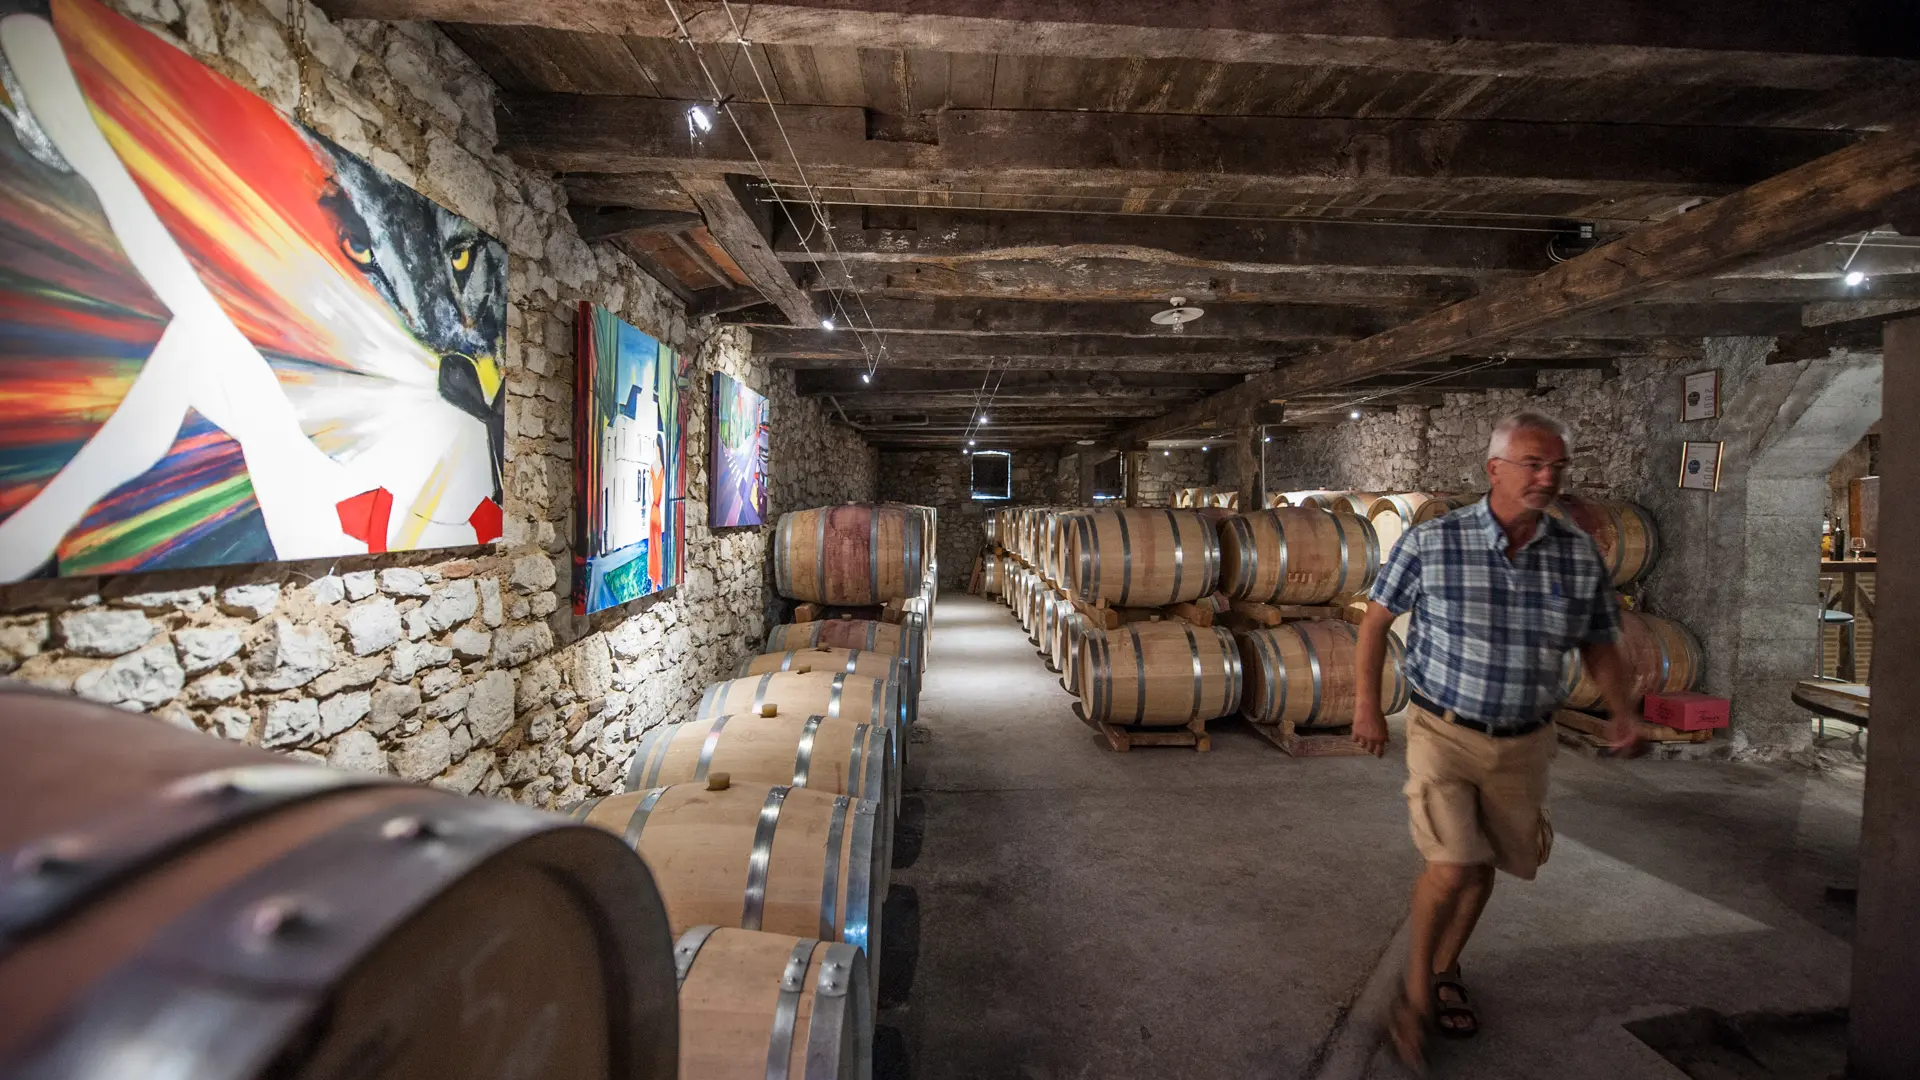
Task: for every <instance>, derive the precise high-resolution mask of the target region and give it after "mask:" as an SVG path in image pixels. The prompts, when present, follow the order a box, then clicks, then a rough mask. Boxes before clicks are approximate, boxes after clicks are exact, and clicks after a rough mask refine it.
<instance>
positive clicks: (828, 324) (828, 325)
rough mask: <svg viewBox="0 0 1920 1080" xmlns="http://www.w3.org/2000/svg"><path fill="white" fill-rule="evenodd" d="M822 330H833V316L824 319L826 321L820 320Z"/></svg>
mask: <svg viewBox="0 0 1920 1080" xmlns="http://www.w3.org/2000/svg"><path fill="white" fill-rule="evenodd" d="M820 329H822V330H831V329H833V316H831V315H829V316H827V317H826V318H824V319H821V320H820Z"/></svg>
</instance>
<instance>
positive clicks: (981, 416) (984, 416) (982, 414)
mask: <svg viewBox="0 0 1920 1080" xmlns="http://www.w3.org/2000/svg"><path fill="white" fill-rule="evenodd" d="M980 422H981V423H983V424H984V423H986V422H987V414H986V413H981V414H980Z"/></svg>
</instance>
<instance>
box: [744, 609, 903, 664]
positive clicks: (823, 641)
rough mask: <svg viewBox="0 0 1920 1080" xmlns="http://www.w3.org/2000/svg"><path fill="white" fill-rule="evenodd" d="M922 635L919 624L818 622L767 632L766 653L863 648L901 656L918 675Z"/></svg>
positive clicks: (828, 620) (865, 620)
mask: <svg viewBox="0 0 1920 1080" xmlns="http://www.w3.org/2000/svg"><path fill="white" fill-rule="evenodd" d="M920 634H921V630H920V625H919V624H918V623H911V624H909V623H888V622H881V621H879V620H878V619H818V620H815V621H813V622H802V623H785V624H783V625H780V626H776V627H774V628H773V629H772V630H770V631H768V632H767V645H766V651H767V652H770V653H779V652H786V651H788V650H790V649H806V648H812V647H813V646H816V645H825V646H828V647H830V648H835V649H860V650H862V651H865V652H880V653H886V654H888V655H891V656H897V657H899V658H900V659H902V660H905V661H906V662H907V663H908V664H909V665H911V666H912V667H913V669H914V671H915V672H918V671H919V670H920V668H919V657H920Z"/></svg>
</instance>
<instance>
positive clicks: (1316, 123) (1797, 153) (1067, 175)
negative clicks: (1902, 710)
mask: <svg viewBox="0 0 1920 1080" xmlns="http://www.w3.org/2000/svg"><path fill="white" fill-rule="evenodd" d="M687 105H688V103H687V102H682V101H672V100H666V99H660V98H639V97H614V96H601V95H584V94H506V95H502V97H501V98H500V100H499V103H498V109H497V113H498V115H497V121H498V128H499V139H500V148H501V149H502V150H503V151H505V152H507V153H508V154H509V155H510V156H512V157H513V158H514V160H516V161H518V162H520V163H521V164H523V165H527V166H529V167H531V168H536V169H544V170H550V171H587V172H656V173H657V172H667V173H672V174H673V175H674V176H676V177H678V178H679V179H680V182H681V186H682V187H686V185H687V177H689V176H695V175H706V176H712V175H715V174H754V173H757V172H758V169H759V165H757V164H756V162H755V161H754V159H753V156H752V154H751V153H750V152H749V150H748V146H747V144H745V143H743V142H742V141H741V139H740V135H739V132H737V131H735V130H734V127H733V125H732V123H731V122H726V123H716V124H715V125H714V129H713V131H711V132H709V133H707V134H705V135H703V136H701V137H700V138H698V139H691V138H689V137H688V135H687V112H686V110H687ZM731 108H732V110H733V112H734V114H735V116H737V117H738V118H739V120H740V123H741V125H742V126H743V127H744V128H745V130H746V132H747V137H748V139H750V140H751V141H752V145H753V146H758V147H773V146H781V147H784V145H785V143H786V140H787V139H790V140H791V142H792V144H793V147H794V150H793V154H794V155H797V156H798V158H799V160H801V161H804V162H806V163H807V165H806V168H807V175H808V178H809V179H810V180H811V181H812V182H813V183H815V184H833V185H838V184H849V183H850V184H854V185H865V186H876V185H877V186H911V185H919V184H924V183H926V182H928V181H930V180H932V181H940V180H964V181H965V182H969V183H976V182H977V183H991V184H993V185H994V186H995V187H997V188H1000V189H1003V190H1004V189H1005V188H1006V187H1007V186H1008V185H1031V186H1034V187H1037V188H1040V189H1043V190H1044V189H1049V188H1050V189H1054V190H1063V189H1066V188H1070V187H1074V186H1086V185H1099V186H1113V187H1176V186H1203V187H1209V188H1213V189H1216V190H1232V189H1236V188H1240V187H1243V186H1246V185H1249V184H1264V185H1274V184H1276V183H1284V184H1285V185H1286V186H1287V187H1288V188H1290V189H1292V190H1296V191H1299V192H1303V193H1313V194H1327V193H1331V194H1347V193H1350V192H1351V191H1352V190H1353V188H1354V186H1355V184H1358V183H1364V184H1365V186H1366V188H1367V190H1368V191H1370V192H1373V193H1377V194H1381V195H1392V194H1440V195H1460V194H1468V193H1476V192H1477V193H1554V194H1562V193H1566V194H1580V195H1587V196H1594V197H1627V196H1639V195H1715V194H1720V193H1722V192H1726V191H1731V190H1734V189H1736V188H1738V187H1740V186H1741V185H1744V184H1748V183H1752V182H1753V181H1755V180H1758V179H1760V178H1761V177H1764V176H1769V175H1771V174H1773V173H1776V172H1779V171H1781V170H1782V169H1786V168H1789V167H1792V166H1794V165H1798V164H1801V163H1803V162H1806V161H1809V160H1812V159H1813V158H1815V157H1818V156H1820V155H1821V154H1824V153H1827V152H1829V151H1832V150H1834V149H1837V148H1839V147H1841V146H1844V145H1846V144H1847V142H1849V141H1850V140H1851V136H1849V135H1847V134H1843V133H1838V132H1828V131H1799V130H1788V129H1762V128H1726V127H1685V126H1679V125H1632V124H1536V123H1519V122H1511V121H1491V120H1489V121H1449V120H1353V119H1332V118H1301V117H1223V116H1204V117H1201V116H1181V115H1172V114H1155V113H1093V112H1045V111H1039V110H1033V111H1026V110H994V109H950V110H944V111H941V112H938V113H935V114H934V115H933V117H932V121H931V123H932V127H933V138H934V141H933V142H931V143H926V142H894V141H888V140H882V139H874V138H870V137H869V135H868V132H867V112H866V110H865V109H862V108H854V107H849V106H825V105H806V106H803V105H783V106H780V117H779V118H780V121H781V124H782V125H783V126H784V129H785V136H786V139H783V138H782V132H781V129H780V127H776V125H775V123H774V120H773V116H772V113H771V110H769V109H768V108H767V107H766V106H763V105H753V104H748V103H743V102H742V103H735V104H734V105H733V106H731ZM764 165H765V167H766V168H767V170H768V172H769V174H770V177H769V178H770V179H773V180H775V181H778V182H784V183H793V182H797V181H798V179H799V175H798V173H797V172H796V171H795V168H794V166H793V159H792V156H790V155H787V154H784V153H782V154H771V155H765V160H764ZM688 194H690V195H693V196H694V199H695V201H696V202H698V201H699V198H700V197H699V194H698V193H697V192H693V191H691V190H689V192H688Z"/></svg>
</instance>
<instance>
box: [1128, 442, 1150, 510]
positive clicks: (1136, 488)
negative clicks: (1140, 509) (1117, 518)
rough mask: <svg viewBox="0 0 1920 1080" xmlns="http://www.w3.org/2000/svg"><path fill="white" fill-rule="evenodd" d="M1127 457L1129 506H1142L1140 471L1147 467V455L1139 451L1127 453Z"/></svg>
mask: <svg viewBox="0 0 1920 1080" xmlns="http://www.w3.org/2000/svg"><path fill="white" fill-rule="evenodd" d="M1125 453H1126V455H1127V505H1128V506H1139V505H1140V470H1141V469H1143V468H1145V467H1146V464H1147V455H1146V454H1145V453H1142V452H1141V451H1138V450H1128V451H1125Z"/></svg>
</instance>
